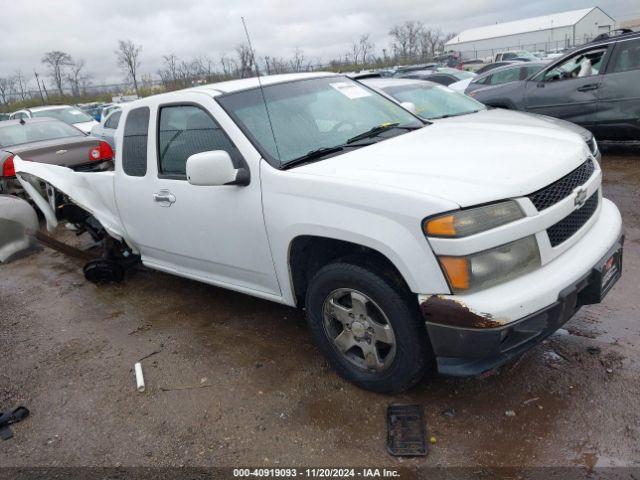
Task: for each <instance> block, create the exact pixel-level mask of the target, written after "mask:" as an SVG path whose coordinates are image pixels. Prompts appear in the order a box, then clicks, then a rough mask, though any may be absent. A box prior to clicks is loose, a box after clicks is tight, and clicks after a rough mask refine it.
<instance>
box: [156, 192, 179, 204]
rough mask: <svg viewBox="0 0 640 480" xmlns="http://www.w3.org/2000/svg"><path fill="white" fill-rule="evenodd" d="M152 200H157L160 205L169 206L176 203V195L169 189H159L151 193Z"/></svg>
mask: <svg viewBox="0 0 640 480" xmlns="http://www.w3.org/2000/svg"><path fill="white" fill-rule="evenodd" d="M153 201H154V202H158V203H159V204H160V206H161V207H170V206H171V205H173V204H174V203H176V196H175V195H174V194H173V193H171V192H170V191H169V190H160V191H159V192H158V193H154V194H153Z"/></svg>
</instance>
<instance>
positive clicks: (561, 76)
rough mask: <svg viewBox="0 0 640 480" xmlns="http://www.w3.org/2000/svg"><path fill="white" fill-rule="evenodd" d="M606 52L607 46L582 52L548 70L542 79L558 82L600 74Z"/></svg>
mask: <svg viewBox="0 0 640 480" xmlns="http://www.w3.org/2000/svg"><path fill="white" fill-rule="evenodd" d="M606 52H607V48H606V47H604V48H597V49H594V50H587V51H586V52H580V53H578V54H577V55H574V56H573V57H570V58H568V59H566V60H565V61H564V62H562V63H560V64H558V65H556V66H555V67H553V68H552V69H551V70H549V71H547V72H546V73H545V74H544V75H543V77H542V81H544V82H557V81H561V80H571V79H574V78H584V77H591V76H594V75H598V74H599V73H600V67H601V66H602V62H603V60H604V58H605V54H606Z"/></svg>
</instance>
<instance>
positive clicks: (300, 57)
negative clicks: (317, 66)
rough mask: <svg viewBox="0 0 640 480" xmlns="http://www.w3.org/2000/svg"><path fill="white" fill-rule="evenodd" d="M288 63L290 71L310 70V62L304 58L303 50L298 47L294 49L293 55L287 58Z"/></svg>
mask: <svg viewBox="0 0 640 480" xmlns="http://www.w3.org/2000/svg"><path fill="white" fill-rule="evenodd" d="M289 65H290V66H291V71H292V72H307V71H309V70H311V62H309V61H308V60H307V59H306V58H305V56H304V52H303V51H302V50H301V49H300V48H298V47H296V49H295V50H294V52H293V57H292V58H291V60H289Z"/></svg>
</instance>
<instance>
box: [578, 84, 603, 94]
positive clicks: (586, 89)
mask: <svg viewBox="0 0 640 480" xmlns="http://www.w3.org/2000/svg"><path fill="white" fill-rule="evenodd" d="M598 88H600V84H599V83H590V84H589V85H583V86H581V87H578V91H579V92H589V91H591V90H597V89H598Z"/></svg>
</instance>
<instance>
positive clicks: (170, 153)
mask: <svg viewBox="0 0 640 480" xmlns="http://www.w3.org/2000/svg"><path fill="white" fill-rule="evenodd" d="M212 150H224V151H225V152H227V153H228V154H229V156H230V157H231V160H232V161H233V163H234V165H235V166H236V168H238V167H240V166H241V157H240V152H239V151H238V149H237V148H236V147H235V145H234V144H233V143H232V142H231V140H230V139H229V137H227V135H226V134H225V133H224V132H223V131H222V129H221V128H220V125H218V123H217V122H216V121H215V120H214V119H213V118H212V117H211V116H210V115H209V114H208V113H207V112H205V111H204V110H203V109H202V108H200V107H197V106H194V105H171V106H166V107H161V108H160V121H159V124H158V167H159V172H160V174H161V175H165V176H177V177H185V176H186V170H187V159H188V158H189V157H190V156H191V155H194V154H196V153H200V152H208V151H212Z"/></svg>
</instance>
